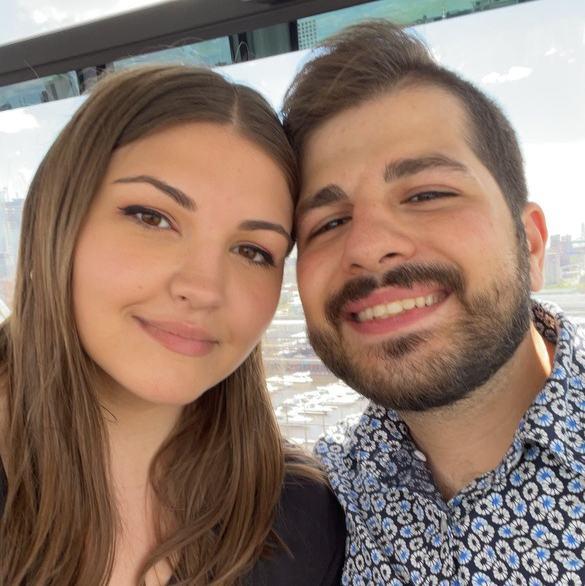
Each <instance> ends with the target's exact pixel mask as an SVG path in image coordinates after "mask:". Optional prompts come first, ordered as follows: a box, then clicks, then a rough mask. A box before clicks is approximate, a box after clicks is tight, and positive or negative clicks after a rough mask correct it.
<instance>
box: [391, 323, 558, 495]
mask: <svg viewBox="0 0 585 586" xmlns="http://www.w3.org/2000/svg"><path fill="white" fill-rule="evenodd" d="M553 358H554V345H552V344H550V343H549V342H545V341H544V340H543V338H542V337H541V336H540V335H539V334H538V332H537V331H536V329H535V328H534V326H533V325H531V327H530V330H529V332H528V333H527V335H526V337H525V338H524V340H523V341H522V343H521V344H520V346H518V348H517V350H516V352H515V353H514V355H513V356H512V358H511V359H510V360H509V361H508V362H507V363H506V364H505V365H504V366H503V367H502V368H501V369H500V370H499V371H498V372H497V373H496V374H495V375H494V376H492V378H491V379H490V380H489V381H488V382H487V383H486V384H485V385H484V386H483V387H481V388H479V389H476V390H475V391H474V393H473V395H472V396H471V397H469V398H468V399H466V400H464V401H461V402H460V403H458V404H456V405H453V406H450V407H447V408H442V409H435V410H432V411H429V412H426V413H415V412H402V413H400V416H401V417H402V419H403V420H404V422H405V423H406V424H407V425H408V427H409V430H410V433H411V435H412V438H413V440H414V442H415V444H416V445H417V447H418V448H419V449H420V450H421V451H422V452H423V453H424V454H425V456H426V458H427V463H428V465H429V467H430V469H431V472H432V474H433V477H434V480H435V483H436V485H437V487H438V489H439V490H440V492H441V494H442V495H443V498H445V500H449V499H451V498H452V497H453V496H454V495H455V494H457V493H458V492H459V491H460V490H461V489H462V488H464V487H465V486H466V485H467V484H469V483H470V482H471V481H472V480H474V479H475V478H477V477H479V476H481V475H482V474H485V473H486V472H489V471H490V470H493V469H494V468H496V466H497V465H498V464H499V463H500V462H501V461H502V458H503V457H504V455H505V453H506V451H507V450H508V448H509V447H510V445H511V443H512V440H513V437H514V433H515V432H516V429H517V427H518V424H519V422H520V420H521V418H522V416H523V415H524V413H525V412H526V410H527V409H528V407H529V406H530V405H531V404H532V402H533V401H534V398H535V397H536V395H537V394H538V393H539V391H540V390H541V389H542V387H543V385H544V383H545V381H546V379H547V377H548V376H549V374H550V372H551V366H552V362H553Z"/></svg>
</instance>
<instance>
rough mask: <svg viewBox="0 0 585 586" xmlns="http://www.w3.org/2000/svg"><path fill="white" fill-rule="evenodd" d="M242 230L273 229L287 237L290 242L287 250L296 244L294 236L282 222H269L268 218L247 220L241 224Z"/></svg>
mask: <svg viewBox="0 0 585 586" xmlns="http://www.w3.org/2000/svg"><path fill="white" fill-rule="evenodd" d="M239 228H240V230H271V231H272V232H276V233H277V234H280V235H281V236H284V237H285V238H286V241H287V243H288V248H287V250H291V249H292V247H293V246H294V242H293V239H292V236H291V235H290V234H289V233H288V232H287V231H286V230H285V229H284V227H283V226H281V225H280V224H275V223H274V222H267V221H266V220H245V221H244V222H242V223H241V224H240V226H239Z"/></svg>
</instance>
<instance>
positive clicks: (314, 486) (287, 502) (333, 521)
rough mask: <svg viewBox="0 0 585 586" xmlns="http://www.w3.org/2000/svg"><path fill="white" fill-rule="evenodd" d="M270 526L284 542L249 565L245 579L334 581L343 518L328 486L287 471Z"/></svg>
mask: <svg viewBox="0 0 585 586" xmlns="http://www.w3.org/2000/svg"><path fill="white" fill-rule="evenodd" d="M274 531H275V533H276V534H277V536H278V538H279V540H280V541H281V542H282V543H283V544H284V547H279V548H278V549H277V550H276V551H275V552H274V553H273V555H272V556H271V557H269V558H268V559H261V560H260V561H259V562H258V563H257V564H256V566H255V567H254V569H253V571H252V574H251V576H250V578H251V580H250V582H248V583H249V584H253V585H254V586H257V585H258V586H260V585H270V586H272V585H278V586H289V585H290V586H293V585H294V586H297V585H298V584H303V585H307V586H313V585H314V586H334V585H335V586H337V585H338V584H340V583H341V571H342V568H343V560H344V553H345V534H346V529H345V520H344V515H343V511H342V509H341V506H340V505H339V503H338V502H337V500H336V498H335V496H334V495H333V493H332V492H331V489H330V488H329V486H328V485H327V484H326V483H325V482H323V481H321V480H319V479H318V478H317V476H315V478H311V477H310V476H305V475H302V474H298V473H295V472H289V473H288V474H287V476H286V478H285V483H284V487H283V491H282V494H281V498H280V503H279V506H278V510H277V513H276V519H275V523H274Z"/></svg>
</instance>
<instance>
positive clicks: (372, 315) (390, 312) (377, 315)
mask: <svg viewBox="0 0 585 586" xmlns="http://www.w3.org/2000/svg"><path fill="white" fill-rule="evenodd" d="M441 299H442V296H441V294H439V293H435V294H432V295H426V296H425V297H412V298H411V299H401V300H400V301H392V302H391V303H384V304H381V305H374V307H368V308H367V309H364V310H363V311H360V312H359V313H358V314H357V320H358V321H360V322H362V321H369V320H372V319H385V318H387V317H393V316H395V315H398V314H400V313H403V312H405V311H408V310H409V309H414V308H415V307H428V306H429V305H434V304H435V303H438V302H439V301H440V300H441Z"/></svg>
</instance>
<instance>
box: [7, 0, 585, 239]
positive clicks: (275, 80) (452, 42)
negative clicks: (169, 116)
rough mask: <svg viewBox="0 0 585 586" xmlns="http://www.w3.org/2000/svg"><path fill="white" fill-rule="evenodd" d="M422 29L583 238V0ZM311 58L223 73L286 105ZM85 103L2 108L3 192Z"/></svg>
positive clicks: (63, 6)
mask: <svg viewBox="0 0 585 586" xmlns="http://www.w3.org/2000/svg"><path fill="white" fill-rule="evenodd" d="M3 1H4V2H6V1H8V2H14V0H3ZM139 1H140V2H142V3H144V2H143V0H117V1H116V2H114V1H113V0H108V1H107V2H106V1H104V2H103V4H104V6H106V7H107V6H110V8H111V7H113V6H117V7H121V6H124V7H126V8H127V9H128V8H130V7H131V6H132V4H133V3H134V4H136V3H137V2H139ZM16 2H17V4H18V6H19V7H20V8H19V9H20V10H24V9H25V8H26V9H28V10H32V6H33V4H36V5H37V6H44V7H45V9H47V10H48V8H46V7H47V6H55V5H57V4H58V6H59V10H61V11H66V10H73V8H74V6H77V5H78V4H77V2H75V1H74V0H59V2H58V3H57V2H56V0H53V1H52V2H51V4H49V3H48V2H46V3H44V4H43V2H41V1H40V0H34V1H33V0H16ZM27 7H28V8H27ZM55 10H56V8H55ZM3 22H4V23H5V22H6V21H5V20H3ZM1 26H5V24H4V25H0V27H1ZM415 33H416V34H418V35H419V36H421V37H422V38H423V39H424V40H425V41H426V42H427V43H428V44H429V46H430V47H431V48H432V50H433V52H434V54H435V56H436V57H437V58H438V59H439V60H440V61H441V62H442V63H443V64H444V65H446V66H448V67H450V68H453V69H455V70H457V71H458V72H460V73H461V75H463V76H464V77H465V78H467V79H469V80H471V81H473V82H475V83H477V84H478V85H479V86H480V87H481V88H482V89H483V90H484V91H486V92H487V93H488V94H489V95H490V96H491V97H492V98H493V99H495V100H496V101H497V102H498V103H499V104H500V105H501V106H502V108H503V109H504V111H505V112H506V114H507V115H508V117H509V118H510V119H511V121H512V123H513V125H514V127H515V128H516V131H517V132H518V135H519V138H520V142H521V145H522V150H523V153H524V157H525V161H526V171H527V179H528V185H529V191H530V194H531V199H532V200H533V201H536V202H538V203H539V204H541V206H542V207H543V208H544V210H545V212H546V215H547V218H548V224H549V232H550V233H551V234H555V233H561V234H564V233H568V234H573V235H575V236H577V235H579V234H580V233H581V224H582V223H585V184H584V182H583V179H582V174H583V173H582V167H583V164H584V161H585V2H584V1H583V0H539V1H537V2H529V3H524V4H520V5H516V6H511V7H508V8H501V9H498V10H492V11H488V12H484V13H479V14H474V15H469V16H465V17H460V18H454V19H447V20H444V21H441V22H436V23H431V24H427V25H422V26H419V27H415ZM1 35H2V29H1V28H0V38H2V37H1ZM308 56H309V54H308V52H307V51H299V52H296V53H289V54H286V55H279V56H275V57H269V58H267V59H261V60H256V61H251V62H247V63H241V64H237V65H230V66H227V67H223V68H221V71H223V72H224V74H226V75H227V76H229V77H230V78H232V79H234V80H237V81H242V82H244V83H247V84H249V85H252V86H253V87H256V88H257V89H258V90H259V91H261V92H262V93H263V94H264V95H265V96H266V97H267V98H268V99H269V101H270V102H271V103H272V104H273V105H274V106H275V107H276V108H279V107H280V104H281V102H282V97H283V95H284V92H285V90H286V88H287V86H288V84H289V83H290V81H291V79H292V78H293V76H294V74H295V72H296V71H297V70H298V68H299V67H300V65H301V64H302V63H303V62H304V60H306V59H307V58H308ZM81 101H82V98H70V99H68V100H61V101H58V102H50V103H48V104H41V105H38V106H34V107H29V108H22V109H19V110H12V111H7V112H0V153H2V156H0V190H2V188H6V190H7V192H8V193H9V194H10V195H17V196H21V197H22V196H24V194H25V193H26V188H27V186H28V183H29V182H30V179H31V178H32V175H33V173H34V170H35V169H36V166H37V165H38V163H39V162H40V159H41V157H42V156H43V154H44V153H45V151H46V149H47V148H48V147H49V145H50V144H51V142H52V140H53V139H54V137H55V136H56V135H57V133H58V132H59V130H60V128H62V126H63V125H64V124H65V123H66V122H67V120H68V119H69V118H70V116H71V115H72V113H73V112H74V111H75V109H76V108H77V107H78V106H79V104H80V103H81Z"/></svg>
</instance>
